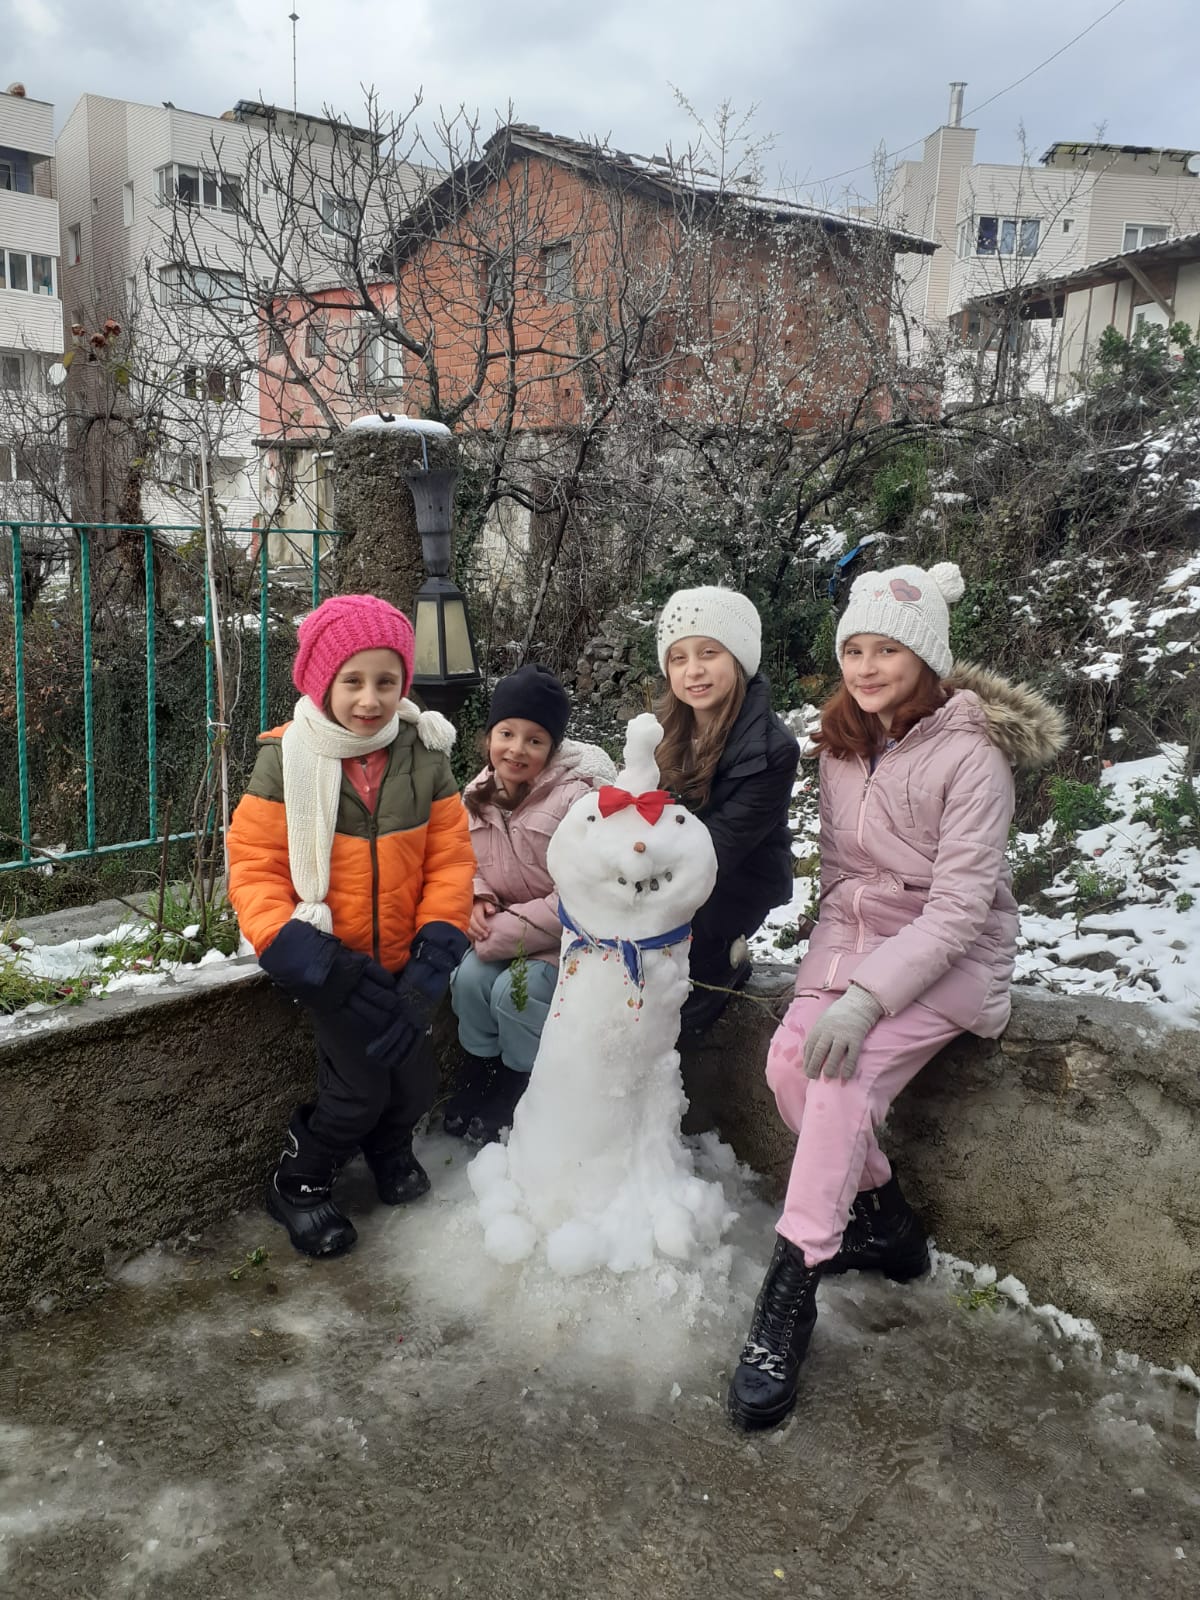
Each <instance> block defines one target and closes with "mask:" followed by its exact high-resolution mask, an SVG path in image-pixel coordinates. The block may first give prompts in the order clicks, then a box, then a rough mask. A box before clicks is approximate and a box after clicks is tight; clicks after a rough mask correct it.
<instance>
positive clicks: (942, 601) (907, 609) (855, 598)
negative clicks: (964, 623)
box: [835, 561, 964, 678]
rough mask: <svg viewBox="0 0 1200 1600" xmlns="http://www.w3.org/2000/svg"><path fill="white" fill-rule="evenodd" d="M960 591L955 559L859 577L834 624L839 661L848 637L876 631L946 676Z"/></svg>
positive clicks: (950, 664) (950, 661) (952, 662)
mask: <svg viewBox="0 0 1200 1600" xmlns="http://www.w3.org/2000/svg"><path fill="white" fill-rule="evenodd" d="M963 588H964V584H963V578H962V573H961V572H960V571H959V570H958V568H957V567H956V566H955V564H954V562H953V561H939V562H938V564H937V565H936V566H934V567H930V568H929V570H928V571H926V570H925V569H924V568H923V567H907V566H906V567H889V568H888V569H887V571H886V572H863V573H860V574H859V576H858V577H857V578H855V580H854V585H853V587H852V588H851V590H850V603H849V604H848V605H847V607H846V609H845V611H844V612H843V613H842V619H841V621H840V622H839V623H838V626H837V641H836V645H835V649H836V651H837V658H838V660H839V661H840V660H841V659H842V651H843V649H844V648H845V644H846V640H847V639H850V638H853V636H854V635H855V634H856V633H877V634H880V635H881V636H882V637H883V638H885V639H895V640H896V641H897V642H898V643H899V644H906V645H907V646H908V648H909V649H910V650H911V651H912V652H913V654H914V655H917V656H920V658H921V660H922V661H924V662H925V663H926V664H927V665H928V666H931V667H932V668H933V670H934V671H935V672H936V673H937V675H938V677H939V678H944V677H945V676H946V674H947V673H948V672H949V671H950V668H951V667H952V666H953V665H954V657H953V656H952V655H951V653H950V610H949V607H950V606H951V605H952V604H953V603H954V601H955V600H960V599H961V598H962V593H963Z"/></svg>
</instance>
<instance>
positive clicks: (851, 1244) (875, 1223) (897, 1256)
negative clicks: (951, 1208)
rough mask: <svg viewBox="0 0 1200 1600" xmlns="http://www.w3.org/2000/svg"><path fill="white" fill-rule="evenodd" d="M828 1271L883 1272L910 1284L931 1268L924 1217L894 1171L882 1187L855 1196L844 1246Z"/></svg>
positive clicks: (895, 1280) (826, 1269)
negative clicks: (915, 1208) (911, 1279)
mask: <svg viewBox="0 0 1200 1600" xmlns="http://www.w3.org/2000/svg"><path fill="white" fill-rule="evenodd" d="M825 1271H826V1272H833V1273H837V1272H854V1271H858V1272H882V1273H883V1274H884V1276H885V1277H888V1278H891V1279H893V1281H894V1282H896V1283H907V1282H908V1281H909V1279H910V1278H919V1277H920V1276H921V1274H922V1273H923V1272H928V1271H929V1245H928V1243H927V1242H926V1239H925V1229H924V1228H923V1227H922V1226H921V1219H920V1217H918V1216H917V1214H916V1212H915V1211H914V1210H913V1209H912V1207H911V1206H910V1205H909V1203H908V1201H907V1200H906V1199H905V1198H904V1196H903V1195H902V1194H901V1193H900V1185H899V1184H898V1183H897V1182H896V1176H895V1174H894V1173H893V1174H892V1176H891V1177H890V1178H889V1179H888V1181H887V1182H886V1183H885V1184H884V1185H883V1186H882V1187H881V1188H879V1189H864V1190H863V1191H862V1193H861V1194H859V1195H856V1196H855V1200H854V1209H853V1211H852V1212H851V1213H850V1221H849V1222H848V1223H847V1224H846V1231H845V1233H844V1234H843V1235H842V1247H841V1249H840V1250H839V1251H838V1253H837V1255H835V1256H834V1258H833V1260H832V1261H827V1262H826V1263H825Z"/></svg>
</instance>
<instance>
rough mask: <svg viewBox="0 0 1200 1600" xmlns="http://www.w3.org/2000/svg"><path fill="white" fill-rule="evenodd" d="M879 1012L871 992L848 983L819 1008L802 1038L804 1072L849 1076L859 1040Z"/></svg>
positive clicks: (853, 1069)
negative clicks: (823, 1008) (836, 997)
mask: <svg viewBox="0 0 1200 1600" xmlns="http://www.w3.org/2000/svg"><path fill="white" fill-rule="evenodd" d="M882 1015H883V1007H882V1006H881V1005H880V1004H879V1001H878V1000H876V998H875V996H874V995H873V994H868V993H867V991H866V990H865V989H860V988H859V987H858V985H857V984H856V983H852V984H851V985H850V987H849V988H848V989H847V990H846V992H845V994H844V995H843V996H842V997H841V999H840V1000H835V1001H834V1002H833V1004H832V1005H831V1006H830V1008H829V1010H828V1011H823V1012H822V1013H821V1015H820V1017H819V1018H818V1019H817V1021H816V1022H815V1023H814V1024H813V1027H812V1031H811V1032H810V1033H809V1035H808V1038H807V1039H806V1040H805V1041H804V1075H805V1077H808V1078H819V1077H820V1076H821V1070H822V1068H824V1071H825V1076H826V1077H827V1078H838V1077H840V1078H843V1079H846V1078H852V1077H853V1076H854V1074H855V1072H856V1071H857V1070H858V1054H859V1051H860V1050H861V1049H862V1047H863V1040H864V1039H865V1038H866V1037H867V1035H868V1034H869V1033H870V1031H871V1029H872V1028H873V1027H874V1026H875V1024H876V1023H877V1022H878V1021H879V1019H880V1017H881V1016H882Z"/></svg>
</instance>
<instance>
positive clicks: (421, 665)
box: [413, 598, 443, 678]
mask: <svg viewBox="0 0 1200 1600" xmlns="http://www.w3.org/2000/svg"><path fill="white" fill-rule="evenodd" d="M413 631H414V633H415V634H416V640H415V642H414V646H413V673H414V674H415V675H416V676H417V677H421V678H440V677H441V676H442V675H443V674H442V663H441V660H440V659H439V656H438V603H437V601H436V600H422V599H420V598H418V600H417V618H416V626H415V627H414V630H413Z"/></svg>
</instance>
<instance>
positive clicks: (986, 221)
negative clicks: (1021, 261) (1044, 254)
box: [975, 217, 1042, 256]
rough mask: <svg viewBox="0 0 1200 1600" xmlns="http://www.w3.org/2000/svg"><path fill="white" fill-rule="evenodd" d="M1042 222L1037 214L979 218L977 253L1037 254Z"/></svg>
mask: <svg viewBox="0 0 1200 1600" xmlns="http://www.w3.org/2000/svg"><path fill="white" fill-rule="evenodd" d="M1041 232H1042V224H1041V222H1040V220H1039V219H1038V218H1036V217H976V218H975V253H976V255H980V256H1013V255H1015V256H1035V255H1037V251H1038V244H1039V242H1040V239H1041Z"/></svg>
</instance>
